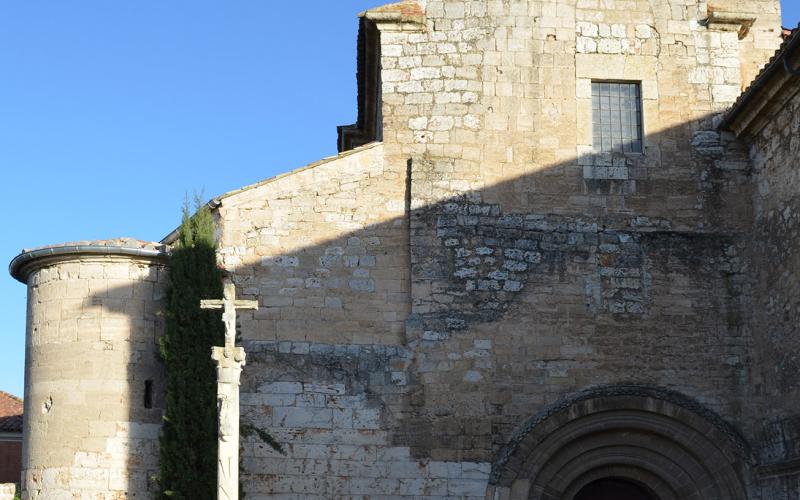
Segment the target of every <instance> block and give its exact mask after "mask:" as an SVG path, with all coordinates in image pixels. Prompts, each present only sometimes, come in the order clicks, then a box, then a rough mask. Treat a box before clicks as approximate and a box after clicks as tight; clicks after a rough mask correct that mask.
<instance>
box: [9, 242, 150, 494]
mask: <svg viewBox="0 0 800 500" xmlns="http://www.w3.org/2000/svg"><path fill="white" fill-rule="evenodd" d="M75 253H76V254H77V253H78V252H77V251H76V252H75ZM27 278H28V322H27V325H28V326H27V336H26V358H27V363H26V371H25V413H24V415H25V418H24V427H25V428H24V432H23V436H24V438H23V471H22V475H23V479H22V489H23V498H31V499H34V498H41V499H47V500H51V499H66V498H70V499H71V498H76V497H81V498H88V497H91V498H98V499H112V498H121V497H123V496H125V495H126V493H127V497H128V498H130V497H136V498H139V497H142V498H147V497H149V495H150V494H149V493H148V492H149V491H150V489H151V485H150V484H149V478H150V477H151V476H153V475H155V474H156V473H157V471H158V432H159V428H160V423H161V412H162V408H163V403H162V401H161V400H160V399H161V398H159V397H158V394H159V391H160V390H163V386H161V382H162V378H161V377H162V373H161V366H160V364H159V362H158V358H157V356H158V344H157V339H158V337H159V336H160V332H161V320H160V319H159V317H158V316H159V315H160V311H161V302H160V301H161V300H162V298H163V289H164V285H165V274H164V271H163V267H162V266H161V265H160V264H158V262H156V261H153V260H152V259H139V258H135V257H130V256H91V255H63V256H62V257H61V258H60V259H56V261H55V262H53V261H44V262H41V263H40V264H39V265H37V266H36V267H35V269H33V270H31V271H30V272H29V274H28V275H27ZM146 380H151V381H153V383H154V384H155V385H154V391H155V392H156V394H155V395H154V404H153V408H151V409H145V408H144V407H143V404H144V392H145V381H146Z"/></svg>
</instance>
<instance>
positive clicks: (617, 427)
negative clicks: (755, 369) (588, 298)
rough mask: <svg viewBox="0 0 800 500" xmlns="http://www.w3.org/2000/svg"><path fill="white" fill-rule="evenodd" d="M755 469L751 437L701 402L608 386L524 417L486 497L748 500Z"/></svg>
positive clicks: (657, 390)
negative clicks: (744, 436) (751, 470)
mask: <svg viewBox="0 0 800 500" xmlns="http://www.w3.org/2000/svg"><path fill="white" fill-rule="evenodd" d="M751 465H752V456H751V454H750V451H749V447H748V445H747V443H746V442H745V441H744V439H742V438H741V436H740V435H739V434H738V432H737V431H736V430H735V429H734V428H733V427H731V426H730V424H728V423H726V422H725V421H724V420H722V419H721V418H720V417H719V416H717V415H716V414H715V413H713V412H712V411H710V410H708V409H707V408H705V407H704V406H703V405H702V404H700V403H699V402H697V401H695V400H693V399H691V398H689V397H687V396H684V395H682V394H680V393H677V392H675V391H670V390H667V389H662V388H654V387H647V386H637V385H617V386H604V387H598V388H593V389H589V390H586V391H582V392H579V393H577V394H574V395H572V396H570V397H568V398H565V399H564V400H562V401H560V402H559V403H556V404H554V405H552V406H550V407H548V408H545V409H543V410H542V411H541V412H540V413H538V414H537V415H535V416H533V417H531V418H530V419H529V420H528V421H527V422H525V424H523V425H522V426H521V427H520V428H519V430H518V431H517V432H516V434H515V435H514V436H513V437H512V439H511V441H510V442H509V444H508V445H507V446H506V447H505V448H504V449H503V450H501V452H500V453H499V454H498V457H497V459H496V460H495V462H494V464H493V465H492V474H491V477H490V486H489V492H488V493H491V494H492V495H493V498H508V499H510V500H602V499H604V498H614V499H615V500H622V499H628V498H630V500H707V499H709V498H715V499H716V498H720V499H722V498H724V499H726V500H745V499H747V498H748V495H747V485H748V484H749V482H750V481H749V475H750V467H751ZM609 492H610V493H609ZM614 492H616V493H617V494H616V495H612V496H608V495H609V494H611V493H614ZM623 493H625V494H628V495H629V496H622V495H623ZM601 495H606V496H601Z"/></svg>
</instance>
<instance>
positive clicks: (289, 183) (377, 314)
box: [217, 145, 409, 344]
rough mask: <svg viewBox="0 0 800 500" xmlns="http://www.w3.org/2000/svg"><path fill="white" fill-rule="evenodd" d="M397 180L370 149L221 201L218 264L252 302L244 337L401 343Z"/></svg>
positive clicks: (402, 258) (402, 255) (404, 293)
mask: <svg viewBox="0 0 800 500" xmlns="http://www.w3.org/2000/svg"><path fill="white" fill-rule="evenodd" d="M406 175H407V169H406V165H405V164H401V165H396V166H395V167H393V168H390V166H389V165H387V164H386V163H385V162H384V158H383V146H381V145H371V146H366V147H364V148H362V149H359V150H355V151H352V152H349V153H345V154H342V155H340V156H339V157H337V158H331V159H328V160H323V161H322V162H320V164H315V165H311V166H309V167H307V168H305V169H303V170H301V171H297V172H293V173H290V174H287V175H284V176H280V177H278V178H275V179H271V180H269V181H267V182H265V183H262V184H259V185H255V186H251V187H249V188H245V189H243V190H241V191H240V192H234V193H231V194H229V195H226V196H224V197H222V199H221V203H222V205H221V206H220V207H219V208H218V212H217V213H218V215H219V217H218V219H219V225H220V232H221V249H220V255H221V259H222V263H223V264H224V265H225V267H226V268H227V269H230V270H232V271H234V273H235V275H236V276H235V280H236V284H237V285H238V286H239V287H240V290H239V291H238V293H239V294H240V295H241V296H243V297H244V296H252V297H254V298H255V297H257V298H258V299H259V300H260V308H259V310H258V311H257V312H255V313H254V314H251V313H244V314H242V328H243V333H244V337H245V338H247V339H259V340H296V341H316V342H326V343H346V344H398V343H402V342H403V339H404V328H405V323H404V322H405V318H406V316H407V315H408V312H409V297H408V287H409V285H408V278H409V272H408V233H407V228H408V223H407V221H405V220H404V219H403V214H404V212H405V209H406V208H405V199H406V197H405V192H406Z"/></svg>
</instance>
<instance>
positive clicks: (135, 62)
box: [0, 0, 800, 396]
mask: <svg viewBox="0 0 800 500" xmlns="http://www.w3.org/2000/svg"><path fill="white" fill-rule="evenodd" d="M383 3H387V2H385V1H382V0H336V1H331V0H301V1H294V2H279V1H275V0H261V1H255V0H250V1H244V0H238V1H236V0H232V1H225V2H222V1H208V0H173V1H170V2H163V1H154V0H142V1H138V2H107V1H100V0H83V1H81V2H62V1H56V0H49V1H48V0H40V1H17V2H2V3H0V75H2V77H0V173H1V174H0V175H2V177H0V179H1V180H2V182H1V183H0V197H1V198H2V201H3V204H4V206H5V207H6V208H5V212H6V216H5V217H4V218H3V219H4V220H5V224H6V227H5V228H4V229H3V231H2V237H0V263H2V264H3V265H5V264H7V263H8V262H9V261H10V260H11V259H12V258H13V257H14V256H15V255H16V254H17V253H18V252H19V251H20V249H21V248H23V247H33V246H39V245H46V244H53V243H60V242H64V241H75V240H79V239H103V238H111V237H116V236H131V237H135V238H139V239H145V240H159V239H161V238H162V237H163V236H165V235H166V234H167V233H168V232H169V231H171V230H172V229H173V228H174V227H175V226H176V225H177V223H178V222H179V216H180V207H181V204H182V201H183V198H184V195H185V194H186V193H187V192H188V193H190V194H191V193H192V192H193V191H199V190H203V191H204V193H205V196H206V197H207V198H210V197H212V196H214V195H217V194H221V193H223V192H225V191H228V190H231V189H235V188H237V187H240V186H243V185H246V184H250V183H253V182H256V181H258V180H261V179H264V178H267V177H271V176H273V175H275V174H278V173H281V172H284V171H287V170H290V169H292V168H296V167H299V166H302V165H304V164H306V163H309V162H312V161H315V160H317V159H319V158H321V157H323V156H327V155H331V154H334V153H335V152H336V125H341V124H348V123H352V122H353V121H354V120H355V114H356V88H355V55H356V54H355V48H356V47H355V46H356V31H357V27H358V23H357V20H356V13H357V12H359V11H361V10H364V9H365V8H368V7H372V6H375V5H381V4H383ZM784 3H785V6H784V9H785V13H784V24H787V25H792V26H795V25H797V23H798V21H800V5H798V2H796V0H786V1H785V2H784ZM25 294H26V290H25V287H24V286H23V285H22V284H20V283H17V282H16V281H14V280H13V279H12V278H10V277H8V275H7V274H6V273H5V272H3V273H0V297H2V302H0V312H2V316H3V323H2V327H0V345H2V349H1V350H0V390H4V391H7V392H11V393H13V394H17V395H20V396H21V395H22V390H23V361H24V359H23V358H24V337H25Z"/></svg>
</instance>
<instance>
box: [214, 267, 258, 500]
mask: <svg viewBox="0 0 800 500" xmlns="http://www.w3.org/2000/svg"><path fill="white" fill-rule="evenodd" d="M200 308H201V309H222V322H223V323H225V345H224V346H222V347H216V346H215V347H212V348H211V359H213V360H214V361H216V362H217V425H218V440H219V441H218V450H217V459H218V460H217V498H218V499H219V500H237V499H238V498H239V376H240V375H241V373H242V366H244V364H245V361H244V358H245V352H244V349H243V348H242V347H236V344H235V339H236V309H258V301H255V300H236V286H235V285H234V284H233V283H232V282H230V281H229V280H227V279H226V280H225V288H224V292H223V296H222V300H201V301H200Z"/></svg>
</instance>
